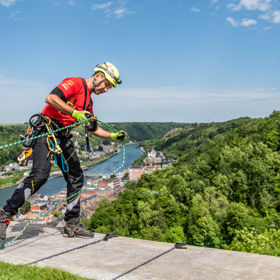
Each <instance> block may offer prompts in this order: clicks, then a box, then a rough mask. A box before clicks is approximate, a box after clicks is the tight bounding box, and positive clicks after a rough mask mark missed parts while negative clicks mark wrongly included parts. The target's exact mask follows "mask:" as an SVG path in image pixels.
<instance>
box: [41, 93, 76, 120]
mask: <svg viewBox="0 0 280 280" xmlns="http://www.w3.org/2000/svg"><path fill="white" fill-rule="evenodd" d="M45 101H46V103H48V104H49V105H50V106H52V107H53V108H55V109H57V110H59V111H60V112H62V113H63V114H66V115H70V116H72V113H73V111H74V109H73V108H72V107H70V106H68V105H67V104H66V103H65V102H64V101H63V100H62V99H61V98H60V97H58V96H57V95H55V94H49V95H48V96H47V98H46V100H45Z"/></svg>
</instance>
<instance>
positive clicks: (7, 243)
mask: <svg viewBox="0 0 280 280" xmlns="http://www.w3.org/2000/svg"><path fill="white" fill-rule="evenodd" d="M90 119H91V118H90ZM90 119H89V118H88V119H86V120H83V121H80V122H75V123H74V124H71V125H69V126H66V127H61V128H58V129H56V130H54V131H48V132H46V133H44V134H40V135H37V136H33V137H31V138H27V139H23V140H21V141H18V142H14V143H10V144H6V145H3V146H0V150H3V149H5V148H8V147H11V146H14V145H17V144H20V143H24V142H27V141H31V140H34V139H38V138H41V137H44V136H48V135H50V134H51V133H56V132H59V131H63V130H66V129H69V128H73V127H76V126H77V125H80V124H83V123H86V122H88V121H89V120H90ZM97 122H99V123H100V124H102V125H105V126H107V127H108V128H110V129H112V130H114V131H116V132H118V130H117V129H115V128H113V127H112V126H110V125H109V124H107V123H105V122H102V121H100V120H97ZM124 164H125V145H124V143H122V164H121V166H119V167H118V168H116V169H115V170H114V171H113V172H112V173H111V174H109V175H108V176H104V177H103V178H100V179H99V180H98V181H96V182H94V183H92V184H91V185H88V186H86V187H83V188H82V189H81V190H79V191H78V192H76V193H74V194H72V195H71V196H69V197H66V198H65V199H63V200H61V201H59V202H57V203H56V204H55V205H54V206H52V207H51V208H50V209H49V210H47V211H46V212H44V213H42V214H41V215H40V216H37V217H36V218H34V219H33V220H31V221H29V222H28V223H27V224H26V225H25V226H24V228H23V229H22V230H21V231H20V232H19V233H18V234H17V236H16V237H14V238H13V239H12V240H10V241H8V242H6V243H4V244H2V245H0V249H1V248H4V247H6V246H7V245H10V244H12V243H13V242H15V241H16V240H17V239H18V238H19V237H20V236H21V235H22V234H23V232H24V231H25V230H26V229H27V228H28V227H29V226H30V225H31V224H32V223H34V222H35V221H36V220H38V219H41V218H42V217H44V216H46V215H47V214H48V213H49V212H51V211H52V210H54V209H55V208H56V207H57V206H59V205H60V204H62V203H64V202H65V201H68V200H71V199H72V198H73V197H76V196H79V195H80V194H81V193H82V192H84V191H86V190H87V189H89V188H91V187H93V186H95V185H97V184H98V183H99V182H101V181H103V180H105V179H109V178H110V177H111V176H112V175H115V174H116V173H117V172H118V171H119V170H120V169H121V168H123V166H124Z"/></svg>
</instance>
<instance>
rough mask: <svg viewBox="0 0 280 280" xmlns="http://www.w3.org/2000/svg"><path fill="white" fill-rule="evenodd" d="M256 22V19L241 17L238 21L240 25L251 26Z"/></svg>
mask: <svg viewBox="0 0 280 280" xmlns="http://www.w3.org/2000/svg"><path fill="white" fill-rule="evenodd" d="M256 24H257V21H256V20H254V19H247V18H245V19H243V20H242V21H241V22H240V25H242V26H251V25H256Z"/></svg>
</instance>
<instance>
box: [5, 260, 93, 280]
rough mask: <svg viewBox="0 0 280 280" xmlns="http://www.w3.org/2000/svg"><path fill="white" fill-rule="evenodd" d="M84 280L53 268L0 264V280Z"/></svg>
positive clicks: (84, 279)
mask: <svg viewBox="0 0 280 280" xmlns="http://www.w3.org/2000/svg"><path fill="white" fill-rule="evenodd" d="M26 279H32V280H64V279H65V280H86V279H88V278H84V277H80V276H77V275H73V274H70V273H68V272H66V271H63V270H60V269H53V268H39V267H36V266H23V265H12V264H7V263H3V262H0V280H26Z"/></svg>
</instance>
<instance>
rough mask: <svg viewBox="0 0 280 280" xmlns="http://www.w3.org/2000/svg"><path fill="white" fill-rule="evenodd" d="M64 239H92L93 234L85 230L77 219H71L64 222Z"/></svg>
mask: <svg viewBox="0 0 280 280" xmlns="http://www.w3.org/2000/svg"><path fill="white" fill-rule="evenodd" d="M63 236H64V237H75V236H76V237H84V238H93V237H94V233H93V232H92V231H90V230H87V229H86V228H85V225H84V224H81V223H80V219H79V218H76V219H75V218H74V219H71V220H69V221H67V222H65V226H64V234H63Z"/></svg>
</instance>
